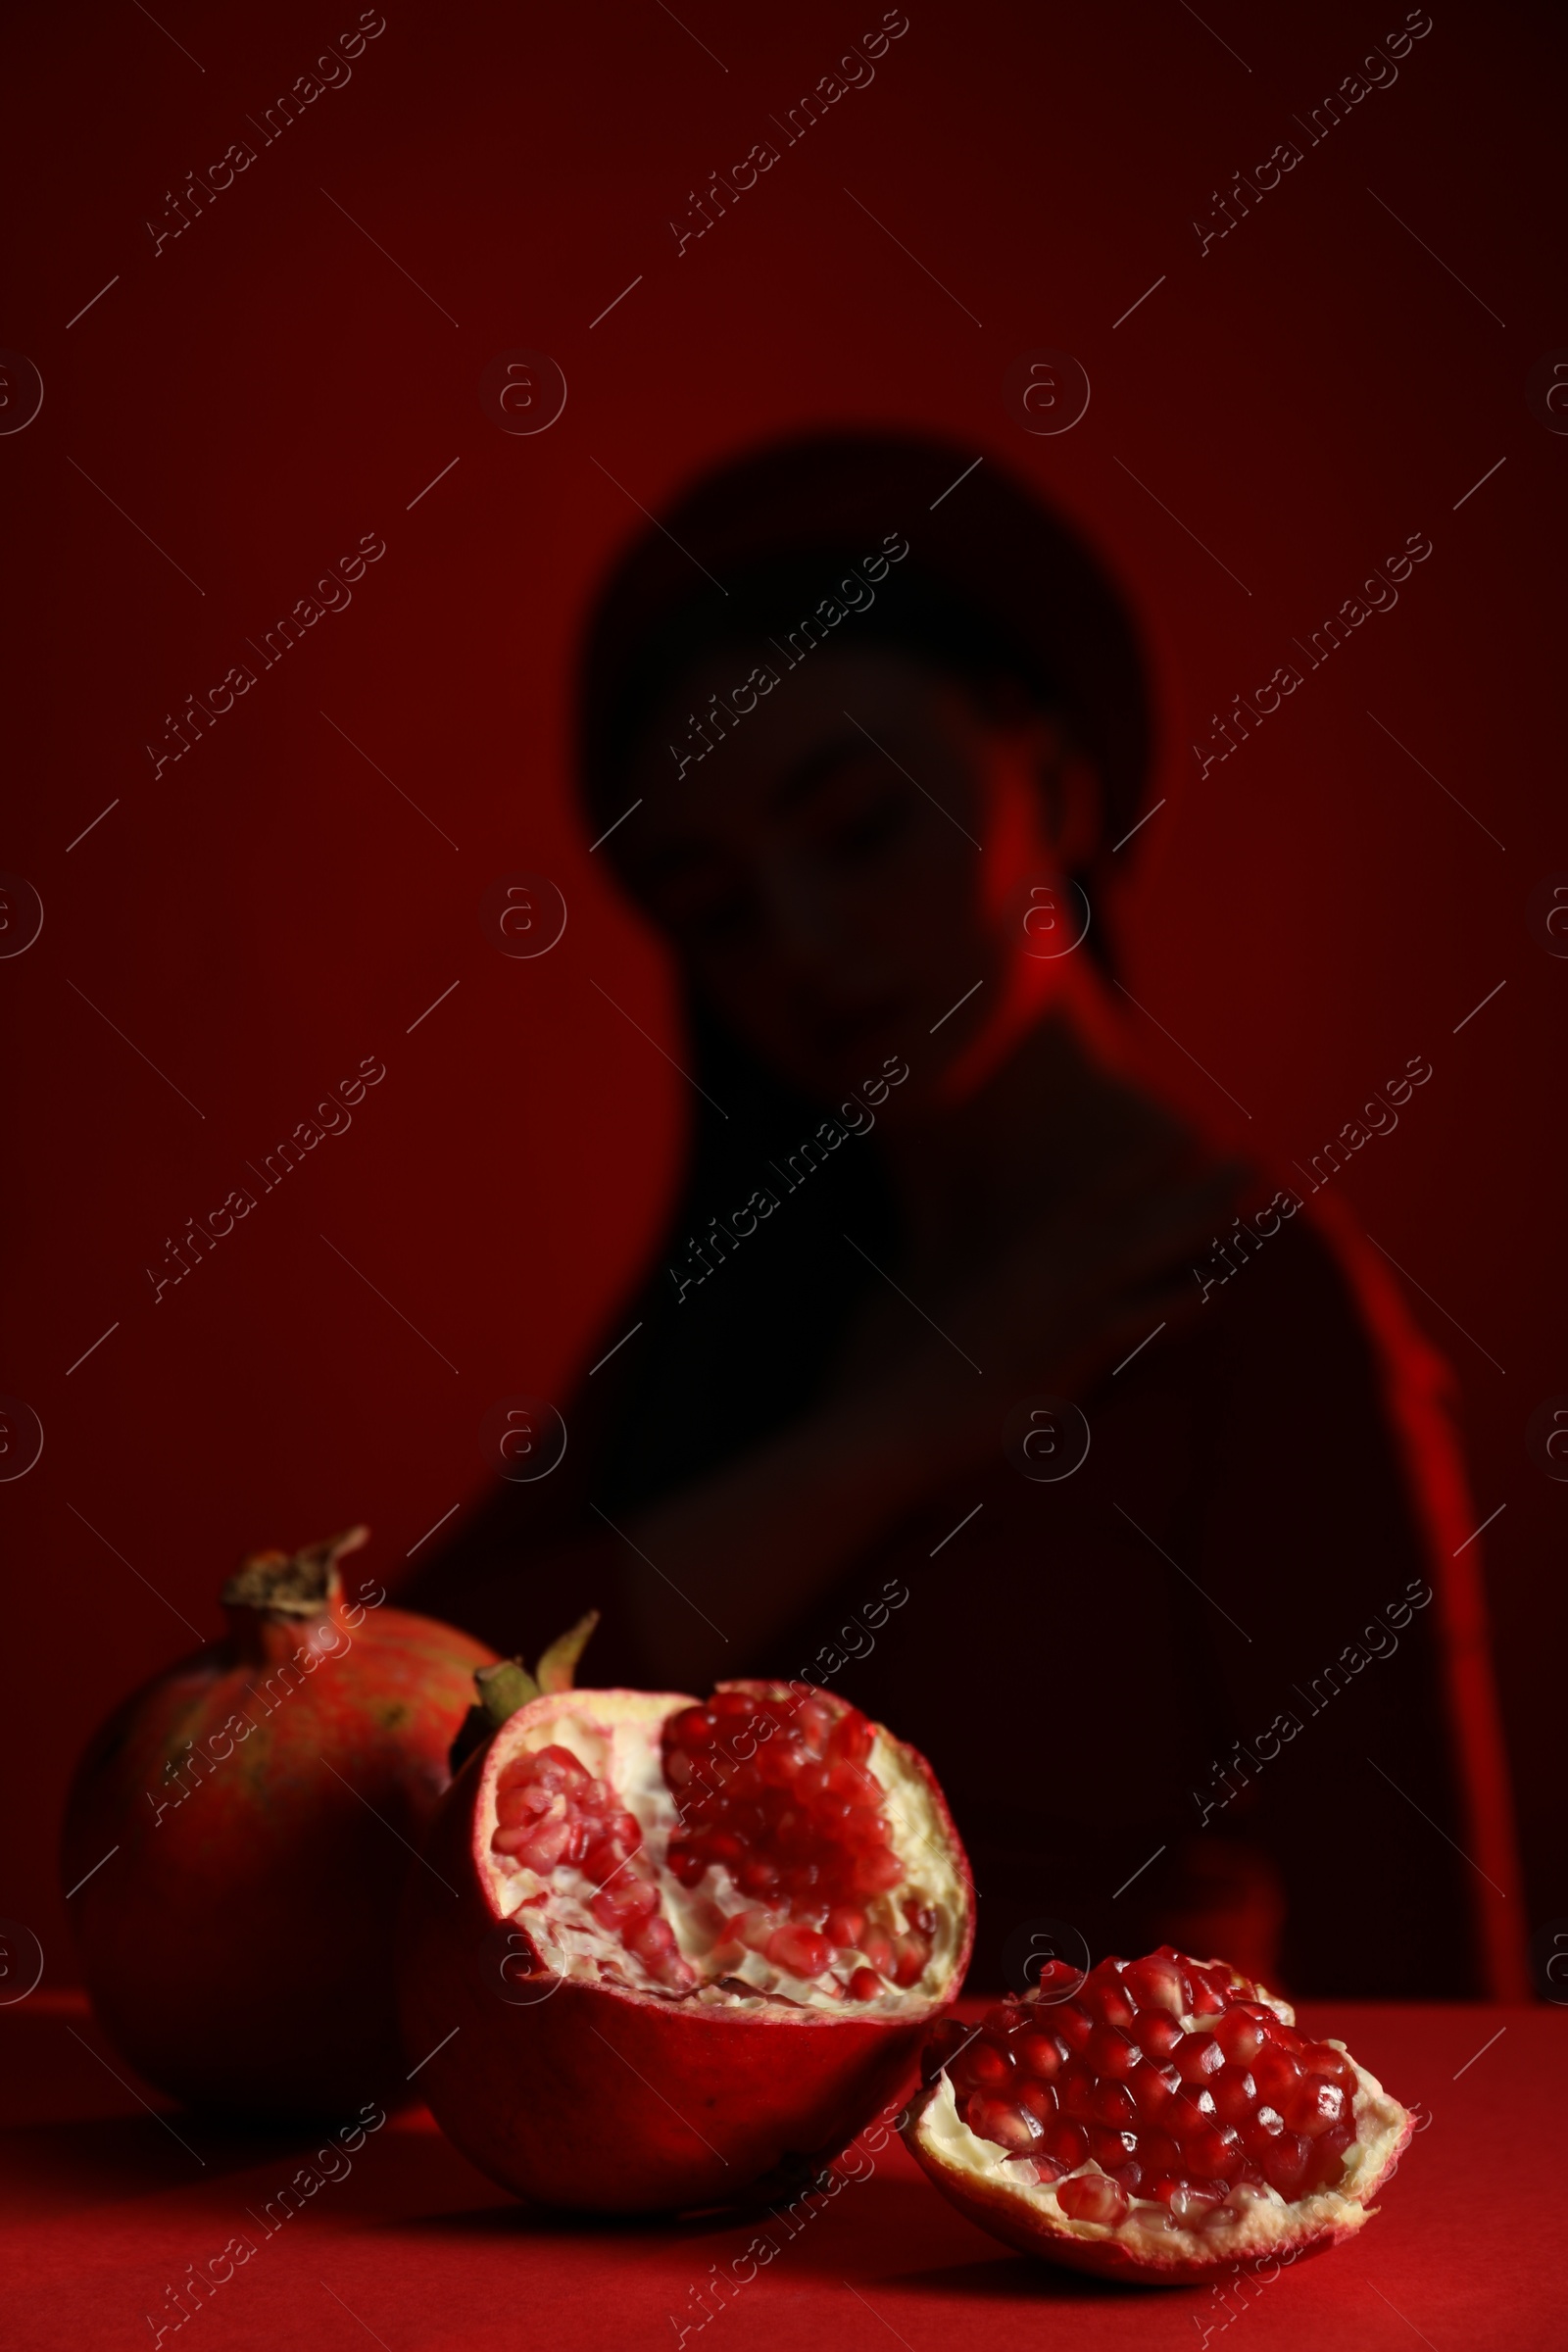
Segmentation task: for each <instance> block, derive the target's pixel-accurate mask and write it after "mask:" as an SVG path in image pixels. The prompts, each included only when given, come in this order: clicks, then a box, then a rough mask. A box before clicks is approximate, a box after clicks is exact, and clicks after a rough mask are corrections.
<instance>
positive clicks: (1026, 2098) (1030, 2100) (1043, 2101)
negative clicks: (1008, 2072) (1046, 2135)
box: [1012, 2075, 1056, 2124]
mask: <svg viewBox="0 0 1568 2352" xmlns="http://www.w3.org/2000/svg"><path fill="white" fill-rule="evenodd" d="M1012 2095H1013V2097H1014V2098H1015V2099H1016V2100H1017V2102H1018V2105H1019V2106H1020V2107H1026V2108H1027V2109H1028V2111H1029V2113H1030V2114H1031V2115H1036V2116H1038V2117H1039V2118H1040V2121H1041V2122H1042V2123H1043V2124H1052V2123H1054V2122H1055V2120H1056V2094H1055V2092H1054V2090H1053V2089H1052V2087H1051V2084H1050V2083H1049V2082H1035V2080H1034V2079H1033V2077H1032V2076H1027V2075H1026V2076H1025V2077H1024V2078H1023V2080H1022V2081H1021V2082H1014V2083H1013V2085H1012Z"/></svg>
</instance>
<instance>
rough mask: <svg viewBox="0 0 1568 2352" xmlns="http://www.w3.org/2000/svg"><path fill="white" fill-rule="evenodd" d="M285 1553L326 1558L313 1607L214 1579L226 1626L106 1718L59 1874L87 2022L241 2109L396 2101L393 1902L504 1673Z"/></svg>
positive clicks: (70, 1814)
mask: <svg viewBox="0 0 1568 2352" xmlns="http://www.w3.org/2000/svg"><path fill="white" fill-rule="evenodd" d="M356 1532H358V1531H356ZM349 1547H350V1546H349V1545H348V1544H340V1545H339V1546H338V1547H337V1548H338V1549H345V1548H349ZM299 1556H300V1559H301V1560H302V1561H303V1560H308V1559H314V1560H315V1561H317V1562H318V1563H321V1562H323V1561H324V1574H323V1577H322V1582H323V1583H324V1585H325V1587H326V1590H325V1592H324V1593H323V1594H322V1595H321V1596H320V1598H319V1605H317V1606H315V1607H307V1608H304V1609H302V1608H301V1607H300V1604H299V1603H298V1602H297V1601H296V1602H294V1603H293V1605H292V1610H291V1609H290V1608H289V1607H285V1608H284V1609H282V1610H280V1611H275V1612H274V1611H272V1610H270V1609H268V1608H265V1607H262V1608H258V1607H254V1606H250V1605H246V1604H243V1603H235V1602H232V1601H231V1600H230V1598H229V1595H230V1594H231V1593H233V1591H234V1587H232V1586H231V1587H229V1588H226V1589H225V1613H226V1615H227V1617H228V1621H229V1631H228V1633H227V1635H226V1636H225V1638H224V1639H223V1640H221V1641H220V1642H212V1643H210V1644H208V1645H207V1646H206V1647H205V1648H202V1649H200V1650H197V1651H196V1652H195V1653H194V1655H192V1656H189V1657H186V1658H183V1659H181V1660H180V1661H179V1662H178V1663H177V1664H176V1665H174V1666H172V1668H170V1669H169V1670H168V1671H167V1672H166V1673H164V1674H161V1675H157V1676H155V1677H154V1678H153V1680H152V1681H151V1682H149V1683H146V1684H144V1685H143V1687H142V1688H141V1689H140V1690H139V1691H135V1692H134V1693H133V1694H132V1695H131V1696H130V1697H129V1698H127V1699H126V1700H125V1701H124V1703H123V1705H122V1706H120V1707H119V1708H117V1709H116V1711H115V1713H114V1714H113V1715H111V1717H110V1718H109V1720H108V1721H107V1722H106V1723H105V1724H104V1725H103V1726H102V1727H101V1728H100V1730H99V1731H98V1732H97V1734H96V1735H95V1737H94V1738H93V1740H91V1741H90V1743H89V1745H88V1747H87V1750H86V1752H85V1754H84V1755H83V1756H82V1758H81V1761H80V1763H79V1765H78V1766H77V1769H76V1773H75V1776H74V1779H73V1784H72V1789H71V1793H70V1797H69V1799H68V1804H67V1814H66V1825H65V1835H64V1842H63V1853H62V1867H63V1873H64V1878H63V1883H64V1885H65V1887H67V1888H72V1887H78V1882H80V1881H82V1880H83V1879H85V1884H83V1885H80V1886H79V1887H78V1890H77V1891H76V1892H75V1893H73V1895H72V1896H71V1901H70V1908H71V1911H72V1914H73V1923H74V1927H75V1931H76V1938H77V1945H78V1950H79V1953H80V1957H81V1961H82V1967H83V1973H84V1976H85V1979H86V1984H87V1988H88V1991H89V1993H90V1995H91V1998H92V2004H93V2009H94V2012H95V2014H96V2016H97V2018H98V2021H99V2023H100V2024H101V2026H102V2027H103V2030H104V2032H105V2034H107V2035H108V2036H109V2039H110V2040H111V2041H112V2042H113V2043H114V2045H115V2047H116V2048H117V2049H118V2050H119V2051H120V2053H121V2054H122V2056H123V2057H124V2058H125V2059H126V2060H128V2062H129V2063H130V2064H131V2065H132V2066H133V2067H134V2068H135V2069H136V2071H137V2072H138V2073H139V2074H141V2075H142V2076H144V2077H145V2078H146V2079H147V2080H148V2081H149V2082H154V2083H156V2084H158V2086H159V2087H160V2088H161V2089H163V2090H166V2091H168V2092H170V2093H171V2094H172V2096H174V2097H175V2098H178V2099H180V2100H183V2101H184V2102H185V2103H186V2104H187V2105H189V2106H191V2107H195V2108H202V2109H209V2110H215V2111H219V2112H222V2113H227V2114H235V2115H247V2116H270V2115H279V2116H287V2115H325V2114H336V2113H342V2112H346V2111H348V2110H351V2109H353V2108H356V2107H358V2106H360V2105H361V2104H363V2102H364V2101H365V2100H366V2099H368V2098H369V2097H372V2096H379V2097H382V2098H386V2097H389V2096H392V2095H400V2096H403V2097H407V2096H409V2095H410V2094H409V2092H408V2090H407V2087H406V2084H405V2073H406V2070H405V2069H404V2067H403V2066H402V2064H401V2063H400V2059H399V2052H398V2046H397V2032H396V2020H395V1995H394V1989H393V1980H392V1964H391V1955H392V1946H393V1940H394V1932H395V1923H396V1917H397V1907H398V1899H399V1894H400V1890H401V1887H402V1882H403V1877H404V1873H405V1871H406V1870H408V1869H410V1868H413V1867H414V1862H413V1857H412V1853H411V1848H417V1845H418V1842H419V1839H420V1837H421V1835H422V1833H423V1830H424V1827H425V1824H426V1823H427V1821H428V1820H429V1818H430V1816H431V1814H432V1813H433V1811H434V1810H435V1807H436V1804H437V1802H438V1801H439V1799H440V1796H441V1794H442V1792H443V1790H444V1789H446V1787H447V1785H448V1781H449V1777H450V1776H449V1774H448V1771H447V1765H446V1755H447V1749H448V1746H449V1745H450V1743H451V1740H452V1739H453V1737H454V1735H455V1734H456V1732H457V1730H458V1728H459V1726H460V1724H461V1723H462V1721H463V1718H464V1716H465V1714H466V1710H467V1707H468V1705H469V1703H470V1701H471V1699H472V1696H473V1672H474V1669H475V1668H476V1667H478V1666H485V1665H489V1664H492V1663H493V1662H494V1653H493V1652H492V1651H490V1650H488V1649H486V1648H485V1647H484V1646H483V1645H482V1644H481V1643H480V1642H474V1641H472V1640H470V1638H469V1637H468V1636H467V1635H466V1634H462V1633H458V1632H456V1631H455V1630H454V1629H453V1628H452V1627H451V1626H446V1625H441V1624H438V1623H437V1622H436V1621H435V1620H434V1619H432V1618H428V1617H417V1616H413V1615H411V1614H409V1613H408V1612H407V1611H405V1610H401V1609H392V1608H386V1607H384V1606H377V1605H367V1604H364V1603H347V1602H345V1600H344V1598H343V1594H342V1591H341V1587H340V1584H339V1580H338V1575H337V1570H336V1564H335V1560H336V1552H335V1551H334V1549H333V1547H331V1546H321V1547H319V1549H318V1551H317V1552H316V1553H315V1554H305V1553H302V1554H301V1555H299ZM261 1557H262V1560H263V1561H264V1562H266V1561H271V1562H275V1563H278V1564H279V1565H282V1564H283V1560H284V1555H282V1554H280V1553H273V1554H264V1555H261ZM257 1564H258V1563H256V1562H253V1563H251V1567H252V1568H254V1567H255V1566H256V1565H257ZM290 1565H292V1564H290ZM236 1581H237V1582H240V1583H243V1579H241V1580H236ZM245 1727H248V1728H245ZM181 1759H184V1763H183V1767H182V1768H181ZM193 1759H195V1760H193ZM105 1856H108V1859H107V1860H105ZM98 1864H101V1865H102V1867H101V1868H95V1867H94V1866H95V1865H98ZM89 1872H90V1873H91V1876H90V1877H88V1876H87V1875H86V1874H88V1873H89ZM443 1899H449V1898H443Z"/></svg>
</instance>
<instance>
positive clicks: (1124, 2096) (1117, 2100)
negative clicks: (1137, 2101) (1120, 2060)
mask: <svg viewBox="0 0 1568 2352" xmlns="http://www.w3.org/2000/svg"><path fill="white" fill-rule="evenodd" d="M1137 2112H1138V2111H1137V2109H1136V2108H1135V2107H1134V2105H1133V2102H1132V2097H1131V2095H1130V2093H1129V2092H1128V2090H1127V2087H1126V2085H1125V2083H1121V2082H1106V2081H1105V2080H1104V2079H1103V2078H1102V2080H1101V2081H1100V2082H1097V2083H1096V2084H1095V2086H1094V2088H1093V2090H1092V2091H1091V2092H1090V2113H1091V2114H1092V2115H1093V2117H1094V2119H1095V2121H1096V2123H1099V2124H1114V2125H1115V2126H1116V2127H1117V2129H1118V2130H1119V2129H1121V2128H1122V2127H1123V2126H1124V2125H1127V2124H1130V2123H1131V2122H1132V2121H1133V2118H1134V2116H1135V2115H1136V2114H1137Z"/></svg>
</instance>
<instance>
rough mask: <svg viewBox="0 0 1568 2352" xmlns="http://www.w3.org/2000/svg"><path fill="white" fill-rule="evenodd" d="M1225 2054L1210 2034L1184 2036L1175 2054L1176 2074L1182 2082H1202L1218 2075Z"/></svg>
mask: <svg viewBox="0 0 1568 2352" xmlns="http://www.w3.org/2000/svg"><path fill="white" fill-rule="evenodd" d="M1224 2063H1225V2053H1224V2051H1223V2050H1222V2049H1221V2048H1220V2046H1219V2043H1218V2042H1217V2041H1216V2040H1215V2039H1214V2036H1213V2034H1186V2035H1184V2037H1183V2039H1182V2041H1181V2043H1180V2044H1179V2046H1178V2048H1177V2050H1176V2053H1175V2065H1176V2072H1177V2073H1178V2074H1179V2075H1180V2077H1181V2079H1182V2081H1183V2082H1204V2081H1206V2080H1207V2078H1208V2077H1209V2076H1210V2075H1214V2074H1218V2072H1219V2070H1220V2068H1221V2067H1222V2066H1223V2065H1224Z"/></svg>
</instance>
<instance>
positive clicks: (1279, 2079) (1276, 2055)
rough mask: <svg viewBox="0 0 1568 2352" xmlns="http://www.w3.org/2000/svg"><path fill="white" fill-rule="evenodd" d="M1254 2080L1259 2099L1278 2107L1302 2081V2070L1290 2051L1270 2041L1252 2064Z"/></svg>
mask: <svg viewBox="0 0 1568 2352" xmlns="http://www.w3.org/2000/svg"><path fill="white" fill-rule="evenodd" d="M1252 2080H1253V2082H1255V2083H1256V2084H1257V2095H1258V2097H1259V2098H1260V2099H1267V2100H1268V2102H1269V2104H1270V2105H1271V2106H1274V2107H1278V2106H1279V2105H1281V2104H1282V2102H1283V2101H1284V2100H1285V2099H1287V2098H1288V2097H1289V2096H1290V2094H1291V2092H1292V2091H1293V2090H1294V2089H1295V2088H1296V2085H1297V2084H1298V2082H1299V2081H1300V2080H1301V2070H1300V2068H1299V2066H1298V2065H1297V2063H1296V2060H1295V2059H1294V2058H1293V2057H1292V2056H1291V2054H1290V2052H1289V2051H1288V2050H1282V2049H1281V2048H1280V2047H1279V2046H1278V2044H1277V2043H1275V2042H1273V2041H1272V2040H1270V2041H1269V2042H1267V2043H1265V2045H1264V2046H1263V2048H1262V2049H1261V2050H1259V2051H1258V2054H1257V2056H1256V2058H1255V2059H1254V2060H1253V2062H1252Z"/></svg>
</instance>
